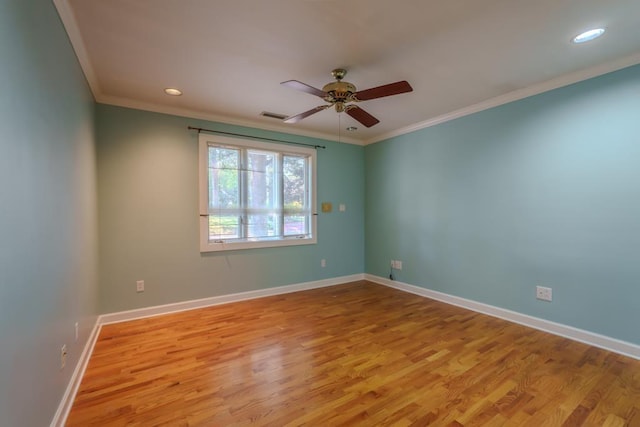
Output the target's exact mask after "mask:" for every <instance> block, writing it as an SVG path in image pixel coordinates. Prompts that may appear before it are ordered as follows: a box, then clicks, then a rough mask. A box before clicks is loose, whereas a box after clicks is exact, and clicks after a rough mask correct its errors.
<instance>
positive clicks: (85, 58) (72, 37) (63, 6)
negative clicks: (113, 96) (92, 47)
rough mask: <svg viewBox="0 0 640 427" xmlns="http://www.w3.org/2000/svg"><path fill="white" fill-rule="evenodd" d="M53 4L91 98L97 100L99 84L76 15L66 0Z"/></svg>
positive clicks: (57, 0) (56, 1)
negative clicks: (85, 80)
mask: <svg viewBox="0 0 640 427" xmlns="http://www.w3.org/2000/svg"><path fill="white" fill-rule="evenodd" d="M53 4H54V6H55V7H56V9H57V10H58V15H59V16H60V20H61V21H62V25H63V27H64V28H65V31H66V32H67V36H69V41H70V42H71V46H72V47H73V50H74V51H75V53H76V57H77V58H78V62H79V63H80V68H81V69H82V72H83V73H84V77H85V79H87V83H88V84H89V89H90V90H91V93H92V94H93V98H94V99H96V100H97V99H98V98H99V97H100V95H101V91H100V84H99V83H98V77H97V76H96V73H95V70H94V68H93V65H92V64H91V61H90V60H89V54H88V53H87V48H86V46H85V44H84V40H83V39H82V35H81V33H80V28H79V27H78V21H77V20H76V16H75V14H74V13H73V10H72V9H71V6H69V1H68V0H53Z"/></svg>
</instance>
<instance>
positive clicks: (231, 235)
mask: <svg viewBox="0 0 640 427" xmlns="http://www.w3.org/2000/svg"><path fill="white" fill-rule="evenodd" d="M239 237H240V218H239V217H238V216H218V215H209V241H210V242H212V241H215V240H224V239H237V238H239Z"/></svg>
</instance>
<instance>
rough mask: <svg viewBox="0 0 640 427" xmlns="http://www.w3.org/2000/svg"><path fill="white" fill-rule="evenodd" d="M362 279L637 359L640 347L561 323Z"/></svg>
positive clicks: (373, 278) (380, 279)
mask: <svg viewBox="0 0 640 427" xmlns="http://www.w3.org/2000/svg"><path fill="white" fill-rule="evenodd" d="M364 276H365V277H364V278H365V279H366V280H368V281H370V282H374V283H378V284H380V285H384V286H388V287H390V288H394V289H398V290H401V291H405V292H409V293H412V294H416V295H420V296H423V297H426V298H430V299H433V300H436V301H440V302H444V303H447V304H451V305H455V306H458V307H462V308H466V309H468V310H472V311H475V312H478V313H483V314H487V315H489V316H493V317H498V318H500V319H504V320H507V321H510V322H514V323H518V324H520V325H524V326H528V327H530V328H534V329H538V330H540V331H544V332H548V333H550V334H554V335H559V336H561V337H564V338H569V339H571V340H574V341H579V342H581V343H584V344H588V345H592V346H594V347H599V348H602V349H604V350H608V351H612V352H614V353H618V354H622V355H623V356H628V357H632V358H634V359H638V360H640V346H639V345H636V344H632V343H630V342H626V341H622V340H618V339H615V338H610V337H607V336H604V335H600V334H596V333H593V332H589V331H585V330H582V329H578V328H574V327H572V326H567V325H563V324H561V323H556V322H551V321H549V320H544V319H540V318H537V317H533V316H529V315H526V314H521V313H518V312H515V311H511V310H506V309H504V308H500V307H495V306H492V305H489V304H483V303H480V302H476V301H472V300H468V299H465V298H460V297H457V296H453V295H449V294H445V293H442V292H438V291H433V290H430V289H426V288H422V287H420V286H414V285H409V284H407V283H402V282H398V281H395V280H389V279H386V278H383V277H379V276H374V275H371V274H365V275H364Z"/></svg>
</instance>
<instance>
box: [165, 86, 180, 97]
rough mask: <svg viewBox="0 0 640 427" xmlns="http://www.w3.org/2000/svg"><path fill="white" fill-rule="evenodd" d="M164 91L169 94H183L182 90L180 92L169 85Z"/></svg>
mask: <svg viewBox="0 0 640 427" xmlns="http://www.w3.org/2000/svg"><path fill="white" fill-rule="evenodd" d="M164 93H166V94H167V95H171V96H180V95H182V92H180V91H179V90H178V89H176V88H173V87H168V88H166V89H165V90H164Z"/></svg>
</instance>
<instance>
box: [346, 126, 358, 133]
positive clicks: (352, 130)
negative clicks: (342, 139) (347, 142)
mask: <svg viewBox="0 0 640 427" xmlns="http://www.w3.org/2000/svg"><path fill="white" fill-rule="evenodd" d="M347 130H348V131H349V132H355V131H357V130H358V128H357V127H355V126H349V127H348V128H347Z"/></svg>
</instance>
